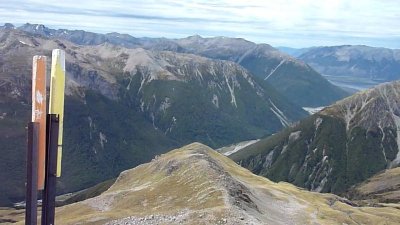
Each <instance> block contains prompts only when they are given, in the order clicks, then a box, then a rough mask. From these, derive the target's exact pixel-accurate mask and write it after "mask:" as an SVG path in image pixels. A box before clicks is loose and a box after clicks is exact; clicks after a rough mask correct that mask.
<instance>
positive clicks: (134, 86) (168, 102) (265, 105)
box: [0, 29, 306, 204]
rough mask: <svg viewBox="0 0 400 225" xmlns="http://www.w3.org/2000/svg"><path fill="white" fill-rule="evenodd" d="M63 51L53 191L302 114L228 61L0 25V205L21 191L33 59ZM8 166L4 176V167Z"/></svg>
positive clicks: (271, 128) (243, 136)
mask: <svg viewBox="0 0 400 225" xmlns="http://www.w3.org/2000/svg"><path fill="white" fill-rule="evenodd" d="M54 48H61V49H65V51H66V70H67V77H66V82H67V89H66V90H67V98H66V105H65V110H66V113H65V131H64V135H65V137H64V139H65V148H64V149H65V151H64V154H65V155H64V157H63V159H64V162H63V167H64V169H63V171H64V172H63V176H62V178H61V180H60V188H59V190H63V191H74V190H78V189H81V188H84V187H88V186H90V185H93V184H95V183H97V182H100V181H102V180H105V179H109V178H111V177H113V176H116V175H117V174H118V173H119V172H121V171H122V170H124V169H127V168H130V167H132V166H135V165H138V164H140V163H142V162H144V161H146V160H149V159H150V158H152V157H153V156H154V155H156V154H160V153H162V152H164V151H166V150H168V149H171V148H173V147H175V146H177V145H178V144H185V143H190V142H192V141H202V142H204V143H207V144H209V145H210V146H213V147H219V146H223V145H227V144H229V143H234V142H238V141H242V140H248V139H254V138H260V137H262V136H265V135H268V134H271V133H273V132H276V131H277V130H279V129H281V128H282V127H284V126H287V125H288V124H290V123H291V122H294V121H296V120H298V119H300V118H302V117H303V116H305V115H306V113H305V112H304V111H303V110H302V109H301V108H300V107H298V106H296V105H294V104H292V103H291V102H289V101H287V100H286V99H285V98H284V97H282V96H281V95H280V94H279V93H277V92H276V91H275V90H274V89H273V88H271V87H270V86H268V85H266V84H264V83H263V82H259V81H258V80H257V78H253V77H252V75H250V74H249V73H248V72H247V70H246V69H244V68H243V67H241V66H239V65H237V64H235V63H233V62H228V61H221V60H211V59H207V58H203V57H199V56H196V55H190V54H181V53H174V52H163V51H148V50H144V49H127V48H123V47H120V46H114V45H111V44H102V45H98V46H79V45H75V44H72V43H70V42H67V41H60V40H54V39H47V38H44V37H43V36H39V35H32V34H30V33H26V32H22V31H20V30H18V29H3V30H2V31H0V134H1V135H0V141H1V146H4V147H3V148H2V149H0V150H1V154H2V155H4V156H5V157H2V158H1V159H0V166H1V171H0V179H1V180H7V181H9V182H10V183H11V184H15V185H6V186H1V187H0V203H1V204H4V203H10V202H11V201H18V200H19V199H20V198H21V197H22V196H23V195H22V194H23V188H24V185H23V178H24V168H23V167H20V166H19V165H22V164H23V162H24V157H25V149H26V148H25V126H26V123H27V122H28V121H29V111H30V98H31V97H30V94H31V91H30V90H31V87H30V85H31V84H30V83H31V81H30V79H31V78H30V77H31V65H32V64H31V63H32V56H33V55H36V54H44V55H47V56H48V59H49V60H48V63H49V65H48V68H50V54H51V50H52V49H54ZM10 171H11V172H10Z"/></svg>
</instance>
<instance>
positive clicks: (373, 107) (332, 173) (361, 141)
mask: <svg viewBox="0 0 400 225" xmlns="http://www.w3.org/2000/svg"><path fill="white" fill-rule="evenodd" d="M399 97H400V82H393V83H386V84H382V85H380V86H378V87H376V88H374V89H370V90H367V91H364V92H360V93H357V94H355V95H353V96H351V97H348V98H346V99H344V100H341V101H339V102H337V103H336V104H334V105H332V106H329V107H327V108H325V109H323V110H322V111H320V112H318V113H316V114H314V115H312V116H310V117H309V118H307V119H304V120H302V121H301V122H299V123H297V124H296V125H294V126H292V127H290V128H287V129H285V130H283V131H282V132H280V133H278V134H276V135H273V136H272V137H270V138H267V139H263V140H261V141H259V142H257V143H255V144H254V145H251V146H248V147H246V148H244V149H242V150H241V151H239V152H237V153H235V154H233V155H231V156H230V157H231V158H232V159H233V160H235V161H237V162H239V163H240V164H241V165H242V166H244V167H246V168H249V169H250V170H251V171H252V172H254V173H256V174H260V175H262V176H266V177H268V178H270V179H272V180H274V181H288V182H291V183H293V184H295V185H297V186H300V187H305V188H307V189H309V190H313V191H318V192H333V193H342V192H344V191H346V190H347V188H349V187H350V186H352V185H353V184H356V183H359V182H362V181H365V180H366V179H367V178H369V177H371V176H372V175H374V174H376V173H377V172H379V171H382V170H384V169H385V168H387V167H396V166H398V165H399V163H400V151H399V146H400V132H399V131H400V122H399V121H400V117H399V116H400V100H399V99H400V98H399Z"/></svg>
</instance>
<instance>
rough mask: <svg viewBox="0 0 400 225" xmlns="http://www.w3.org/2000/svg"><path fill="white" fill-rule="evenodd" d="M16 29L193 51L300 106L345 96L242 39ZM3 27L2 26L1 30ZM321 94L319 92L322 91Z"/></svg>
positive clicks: (297, 64) (298, 64) (291, 61)
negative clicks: (236, 69) (233, 67)
mask: <svg viewBox="0 0 400 225" xmlns="http://www.w3.org/2000/svg"><path fill="white" fill-rule="evenodd" d="M3 27H4V28H5V27H7V29H18V30H23V31H26V32H28V33H32V34H35V35H41V36H45V37H48V38H52V39H62V40H68V41H70V42H72V43H75V44H79V45H99V44H103V43H110V44H114V45H118V46H123V47H126V48H143V49H147V50H153V51H165V50H167V51H173V52H178V53H192V54H196V55H200V56H205V57H208V58H213V59H221V60H229V61H233V62H235V63H237V64H240V65H241V66H243V67H244V68H246V69H247V70H248V71H249V72H250V73H252V74H253V75H255V76H257V77H259V78H260V79H263V80H265V81H266V82H267V83H268V84H270V85H272V86H274V87H275V88H276V90H277V91H278V92H280V93H281V94H282V95H283V96H285V97H286V98H288V99H290V100H292V102H296V103H297V104H298V105H300V106H303V107H315V106H325V105H329V104H331V103H333V102H334V101H336V100H339V99H341V98H343V97H345V96H347V95H348V93H347V92H346V91H343V90H342V89H341V88H338V87H336V86H334V85H332V84H331V83H329V82H328V81H327V80H326V79H324V78H323V77H321V76H320V74H318V73H317V72H316V71H315V70H314V69H312V68H311V67H310V66H308V65H307V64H305V63H304V62H303V61H300V60H298V59H296V58H294V57H291V56H289V55H287V54H285V53H282V52H280V51H278V50H277V49H275V48H273V47H272V46H270V45H268V44H255V43H253V42H250V41H247V40H245V39H242V38H227V37H215V38H203V37H201V36H198V35H195V36H191V37H187V38H182V39H166V38H136V37H132V36H131V35H128V34H119V33H109V34H97V33H92V32H86V31H83V30H65V29H51V28H48V27H46V26H44V25H41V24H29V23H27V24H24V25H22V26H20V27H14V26H13V25H12V24H8V25H5V26H3ZM4 28H3V29H4ZM322 92H323V93H324V94H321V93H322Z"/></svg>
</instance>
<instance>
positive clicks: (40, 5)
mask: <svg viewBox="0 0 400 225" xmlns="http://www.w3.org/2000/svg"><path fill="white" fill-rule="evenodd" d="M7 22H8V23H13V24H14V25H22V24H24V23H27V22H29V23H35V24H36V23H38V24H44V25H46V26H48V27H50V28H56V29H57V28H65V29H82V30H87V31H92V32H98V33H110V32H119V33H127V34H130V35H132V36H135V37H167V38H183V37H187V36H191V35H195V34H197V35H201V36H204V37H213V36H227V37H241V38H245V39H247V40H250V41H253V42H256V43H268V44H271V45H273V46H287V47H295V48H302V47H310V46H327V45H343V44H363V45H369V46H376V47H388V48H397V49H400V0H264V1H262V0H214V1H206V0H186V1H183V0H182V1H178V0H143V1H139V0H129V1H128V0H63V1H61V0H0V23H7Z"/></svg>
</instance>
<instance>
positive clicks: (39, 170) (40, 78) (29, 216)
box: [25, 56, 46, 225]
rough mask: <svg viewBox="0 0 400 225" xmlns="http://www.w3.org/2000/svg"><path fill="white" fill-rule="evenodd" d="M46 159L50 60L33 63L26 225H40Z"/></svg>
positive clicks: (41, 59) (39, 59)
mask: <svg viewBox="0 0 400 225" xmlns="http://www.w3.org/2000/svg"><path fill="white" fill-rule="evenodd" d="M45 157H46V57H45V56H34V57H33V63H32V122H30V123H29V124H28V152H27V161H26V162H27V171H26V174H27V182H26V207H25V224H26V225H36V224H37V195H38V190H43V188H44V180H45V161H46V160H45Z"/></svg>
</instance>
